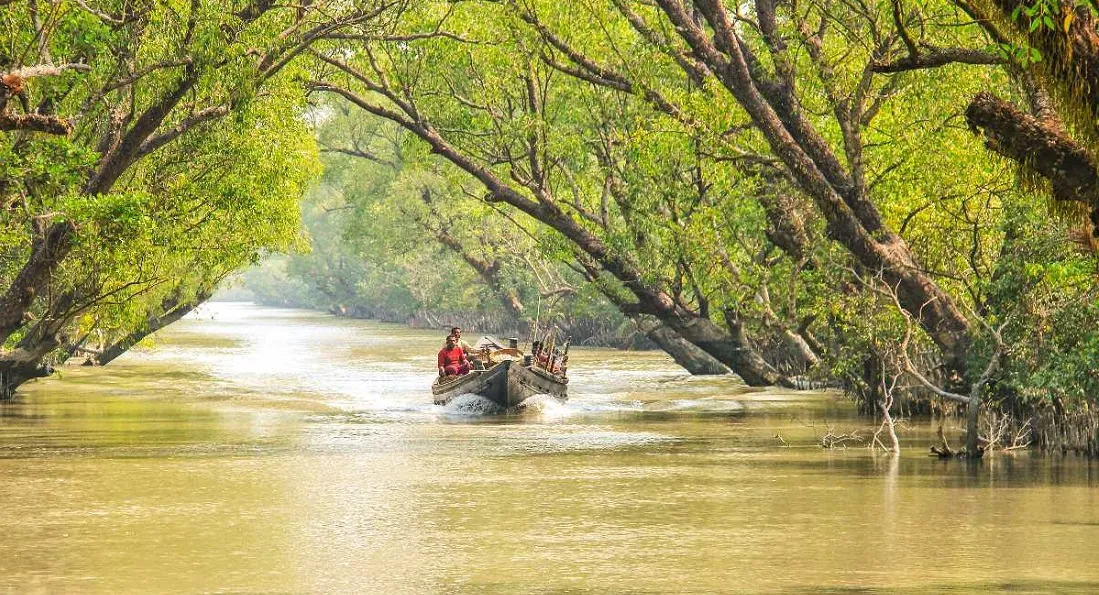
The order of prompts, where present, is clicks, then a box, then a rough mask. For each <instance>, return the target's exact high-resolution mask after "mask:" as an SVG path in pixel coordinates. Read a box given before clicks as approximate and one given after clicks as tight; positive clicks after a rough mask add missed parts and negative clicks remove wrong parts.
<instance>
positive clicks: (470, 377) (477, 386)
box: [431, 359, 569, 408]
mask: <svg viewBox="0 0 1099 595" xmlns="http://www.w3.org/2000/svg"><path fill="white" fill-rule="evenodd" d="M568 383H569V379H568V378H566V377H564V376H558V375H557V374H551V373H549V372H547V371H546V370H544V369H542V368H540V367H536V366H527V365H523V362H522V361H521V360H518V359H505V360H503V361H501V362H499V363H496V364H493V365H491V366H489V367H488V368H487V369H484V370H473V371H471V372H470V373H469V374H466V375H465V376H448V377H446V378H438V379H436V380H435V383H434V384H432V385H431V392H432V394H433V395H435V404H436V405H446V404H447V403H449V402H450V400H451V399H453V398H454V397H457V396H459V395H464V394H466V393H472V394H475V395H480V396H482V397H484V398H486V399H489V400H490V401H492V402H494V403H496V404H497V405H500V406H501V407H504V408H511V407H515V406H516V405H518V404H519V403H522V402H523V401H525V400H526V399H528V398H530V397H533V396H534V395H550V396H552V397H555V398H556V399H558V400H560V401H566V400H568V398H569V397H568V392H567V389H568Z"/></svg>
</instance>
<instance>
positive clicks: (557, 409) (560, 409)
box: [516, 395, 574, 419]
mask: <svg viewBox="0 0 1099 595" xmlns="http://www.w3.org/2000/svg"><path fill="white" fill-rule="evenodd" d="M516 413H519V414H521V415H529V416H535V417H539V418H542V419H561V418H564V417H568V416H570V415H572V414H573V413H574V410H573V409H572V408H571V407H569V406H568V404H566V403H562V402H561V401H560V400H558V399H557V398H556V397H554V396H552V395H534V396H533V397H529V398H527V399H525V400H524V401H523V402H522V403H519V406H518V407H516Z"/></svg>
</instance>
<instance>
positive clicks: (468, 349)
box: [450, 326, 475, 355]
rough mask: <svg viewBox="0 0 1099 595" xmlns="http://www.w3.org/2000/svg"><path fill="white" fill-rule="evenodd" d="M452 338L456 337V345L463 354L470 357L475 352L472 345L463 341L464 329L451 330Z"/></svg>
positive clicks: (458, 327)
mask: <svg viewBox="0 0 1099 595" xmlns="http://www.w3.org/2000/svg"><path fill="white" fill-rule="evenodd" d="M450 336H451V337H454V344H455V345H457V346H458V347H459V348H461V350H462V353H464V354H466V355H469V354H471V353H473V352H474V351H475V350H474V349H473V346H472V345H470V344H469V343H466V342H465V341H464V340H463V339H462V327H460V326H456V327H454V328H452V329H450Z"/></svg>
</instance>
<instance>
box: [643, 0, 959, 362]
mask: <svg viewBox="0 0 1099 595" xmlns="http://www.w3.org/2000/svg"><path fill="white" fill-rule="evenodd" d="M657 4H658V5H659V6H660V8H661V10H662V11H663V12H664V14H665V15H667V17H668V18H669V19H670V20H671V22H672V24H674V25H675V27H676V32H677V33H678V34H679V35H680V36H681V37H682V38H683V40H684V41H686V42H687V44H688V45H689V46H690V47H691V49H692V52H693V54H694V55H695V56H696V57H697V58H698V59H699V60H700V61H702V62H703V63H705V64H706V66H708V67H709V69H710V70H711V71H712V72H713V73H714V75H715V76H716V77H717V79H718V81H719V82H720V83H721V84H722V86H724V87H725V88H726V89H727V90H728V91H729V93H730V94H731V95H732V96H733V97H734V98H735V100H736V102H737V103H738V104H739V105H740V106H741V107H743V108H744V110H745V111H746V112H747V113H748V116H749V117H750V118H751V119H752V122H753V123H754V124H755V125H756V127H757V128H758V129H759V131H760V132H761V134H762V135H763V136H764V138H766V140H767V143H768V145H769V146H770V147H771V150H772V151H773V152H774V154H775V155H776V156H777V157H778V158H779V159H780V160H781V161H782V162H783V164H784V165H785V167H786V169H787V171H788V172H789V173H790V175H791V177H792V178H793V179H794V180H795V182H796V183H797V185H798V187H799V188H800V189H801V190H802V191H803V192H804V193H805V194H806V195H807V196H808V197H809V198H811V199H812V200H813V202H814V203H815V204H816V206H817V209H818V211H820V213H821V215H822V216H823V217H824V219H825V222H826V224H827V227H826V229H827V232H828V235H829V237H831V238H832V239H834V240H836V241H837V242H839V243H840V244H841V245H843V246H844V247H845V248H847V250H848V251H850V252H851V254H852V255H854V256H855V258H856V259H857V260H858V261H859V263H860V264H862V266H863V267H865V268H866V269H867V270H869V271H872V272H873V273H875V274H880V275H881V278H882V280H883V281H884V282H885V283H887V284H889V285H890V286H891V287H893V288H894V289H895V291H896V293H897V297H898V301H899V303H900V305H901V307H902V308H904V310H905V311H907V312H908V313H909V314H911V315H912V317H913V318H914V319H915V320H917V321H918V322H919V324H920V326H921V328H923V330H924V331H925V332H926V333H927V334H928V336H930V337H931V339H932V340H933V341H934V342H935V344H936V345H937V346H938V347H939V349H940V350H941V351H942V352H943V354H944V356H945V357H946V360H947V364H948V365H949V366H950V367H951V368H953V369H954V370H955V371H957V372H958V373H959V375H963V374H962V373H964V371H965V366H966V359H967V357H966V356H967V354H968V349H969V342H970V336H969V331H970V324H969V321H968V320H967V319H966V318H965V316H963V315H962V313H961V311H960V310H959V309H958V307H957V305H956V304H955V302H954V299H953V298H952V297H951V296H950V295H949V294H947V293H946V292H944V291H943V290H942V288H941V287H939V286H938V284H936V283H935V281H934V279H932V278H931V277H930V276H929V275H928V274H927V273H925V272H923V269H922V267H920V266H919V263H918V262H917V261H916V259H915V257H914V256H913V255H912V253H911V251H910V250H909V248H908V246H907V245H906V244H905V242H904V240H903V239H901V238H900V237H899V236H898V235H897V234H896V233H894V232H893V231H892V230H890V229H889V228H887V227H885V225H884V223H883V220H882V217H881V214H880V212H879V211H878V210H877V208H876V207H875V206H874V204H873V203H872V202H871V201H870V200H869V199H868V197H867V196H866V195H865V188H863V184H862V183H861V181H860V180H858V179H856V178H854V177H852V176H851V175H848V174H847V173H846V172H844V171H843V168H842V167H840V164H839V160H838V158H837V157H836V155H835V153H834V152H833V151H832V150H831V148H830V147H829V145H828V143H827V142H826V141H825V140H824V138H823V136H822V135H821V134H820V133H819V132H818V131H817V130H816V129H814V128H813V126H812V125H811V124H810V123H809V122H808V121H807V120H806V119H805V118H804V117H803V115H802V114H801V113H800V111H799V109H798V107H797V104H796V98H794V96H793V91H792V89H787V88H785V87H783V86H782V85H781V84H780V83H779V82H776V81H773V80H768V79H765V78H761V77H759V76H758V73H756V74H754V71H753V65H755V64H756V61H755V60H754V58H753V57H751V56H749V55H748V53H747V51H746V50H745V49H744V46H743V44H742V42H741V40H740V39H739V37H738V34H737V33H736V27H735V26H734V25H733V23H732V21H731V20H730V19H731V17H730V12H729V10H728V9H727V7H726V6H725V4H724V2H721V1H720V0H697V1H696V2H695V3H694V6H695V7H696V8H697V9H698V11H699V12H700V13H701V14H702V16H704V17H705V20H706V21H707V22H708V23H709V25H710V27H711V30H710V31H707V30H706V29H704V28H703V27H702V26H701V25H700V24H699V22H698V21H697V20H696V19H695V18H694V17H693V16H692V15H691V14H690V13H689V12H688V10H687V9H686V8H685V7H684V5H683V4H681V3H680V2H678V1H677V0H657ZM840 124H841V127H842V126H843V125H845V122H843V121H842V120H841V121H840ZM848 124H850V123H848ZM854 125H857V123H855V124H854ZM844 141H845V144H846V145H850V146H848V147H847V148H848V149H849V152H850V153H851V155H855V156H858V155H861V153H860V151H861V146H859V145H858V143H857V141H858V135H857V130H854V131H847V132H845V137H844ZM851 155H849V161H850V160H851ZM852 167H853V166H852ZM853 171H855V170H854V169H853Z"/></svg>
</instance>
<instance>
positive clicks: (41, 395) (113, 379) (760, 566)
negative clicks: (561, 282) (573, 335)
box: [0, 303, 1099, 594]
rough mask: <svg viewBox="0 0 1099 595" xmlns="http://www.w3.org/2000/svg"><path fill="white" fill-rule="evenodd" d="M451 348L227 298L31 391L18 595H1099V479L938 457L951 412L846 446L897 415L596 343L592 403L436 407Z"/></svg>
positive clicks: (12, 487)
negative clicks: (888, 450)
mask: <svg viewBox="0 0 1099 595" xmlns="http://www.w3.org/2000/svg"><path fill="white" fill-rule="evenodd" d="M475 331H476V329H469V330H467V332H466V334H467V335H468V337H469V338H470V339H472V338H474V337H476V332H475ZM443 336H444V333H442V332H429V331H421V330H410V329H407V328H405V327H403V326H398V325H390V324H382V323H375V322H370V321H361V320H346V319H337V318H333V317H331V316H327V315H323V314H319V313H313V312H306V311H298V310H279V309H271V308H262V307H257V306H252V305H247V304H227V303H213V304H209V305H207V306H205V307H204V308H202V309H201V311H199V312H197V313H196V314H194V315H192V316H191V317H190V318H188V319H186V320H184V321H182V322H180V323H178V324H176V325H174V326H172V327H170V328H169V329H167V330H166V331H163V332H162V333H160V334H159V335H157V336H156V337H155V341H154V342H153V344H152V345H151V346H149V347H143V348H141V349H138V350H136V351H134V352H131V353H129V354H127V355H126V356H124V357H123V358H122V359H120V360H118V361H116V362H115V363H113V364H111V365H110V366H108V367H105V368H101V369H87V368H79V367H71V368H66V369H65V370H63V373H62V375H61V377H60V378H56V377H55V378H51V379H48V380H43V381H38V382H36V383H33V384H31V385H28V387H27V388H26V389H25V390H23V391H22V392H21V394H20V395H19V396H18V397H17V399H16V400H15V401H14V402H10V403H4V404H0V501H2V503H3V505H2V506H0V532H2V533H0V591H5V592H10V593H57V592H81V593H120V592H142V593H147V592H233V593H268V592H276V593H299V592H308V593H330V592H345V593H385V594H390V593H398V594H400V593H408V594H420V593H501V594H503V593H507V594H511V593H586V592H591V593H719V592H790V593H797V592H821V591H837V592H839V591H842V592H846V591H858V592H861V591H862V590H880V591H882V592H897V591H901V592H913V593H915V592H926V591H936V592H937V591H944V590H954V591H956V592H969V591H973V590H998V589H1013V590H1015V591H1017V592H1080V593H1092V592H1097V591H1099V556H1097V554H1099V489H1097V484H1099V464H1097V463H1095V462H1088V461H1086V460H1082V459H1078V458H1075V457H1068V458H1060V457H1058V458H1047V457H1042V456H1038V455H1034V454H1031V453H1027V452H1020V453H1014V454H1001V455H995V456H993V457H991V458H990V459H988V460H985V461H983V462H980V463H977V464H968V463H965V462H961V461H945V462H944V461H939V460H936V459H933V458H929V457H928V456H926V453H927V446H928V444H930V443H931V441H932V436H933V430H932V427H931V425H930V424H928V423H921V424H910V425H908V426H907V427H905V428H903V429H902V441H903V446H904V447H905V451H904V454H903V456H902V457H900V459H897V458H894V457H891V456H888V455H884V454H882V453H881V452H880V451H879V452H876V453H875V452H873V451H870V450H868V449H867V448H865V447H859V446H855V447H852V448H848V449H847V450H842V449H837V450H822V449H821V448H820V447H819V446H818V445H817V441H818V439H819V437H820V436H821V435H823V434H824V433H826V432H828V431H829V429H830V428H834V430H835V431H836V432H837V433H838V432H846V431H850V430H856V429H858V430H859V432H860V434H862V435H864V436H869V435H870V434H872V431H873V426H874V423H873V421H872V420H867V419H861V418H858V417H856V416H854V414H853V412H852V411H853V406H852V405H851V404H850V403H849V402H845V401H843V400H842V399H841V398H840V395H838V394H836V393H832V392H805V393H790V392H783V391H780V390H755V389H749V388H747V387H745V386H743V385H742V384H740V383H739V382H738V381H737V380H736V379H735V378H733V377H723V378H692V377H689V376H688V375H687V374H686V373H684V372H682V371H681V370H680V369H678V368H677V367H676V366H675V365H674V364H673V363H672V362H671V360H670V359H669V358H667V357H666V356H665V355H663V354H662V353H658V352H620V351H611V350H602V349H599V350H597V349H577V350H574V351H573V352H572V353H571V358H570V359H571V362H570V369H569V375H570V401H569V403H568V404H567V405H560V404H557V403H555V402H544V401H539V402H536V403H534V404H532V405H531V406H530V407H527V408H526V409H525V410H523V411H521V412H519V413H517V414H510V415H497V414H493V412H492V411H490V410H489V409H490V408H489V407H486V403H485V402H483V401H480V400H478V399H477V398H475V397H468V398H462V399H460V402H458V403H454V404H451V405H450V406H448V407H437V406H435V405H432V404H431V392H430V389H429V385H430V383H431V381H432V379H433V377H434V374H435V367H434V366H435V362H434V359H435V353H436V351H437V350H438V349H439V347H440V346H441V344H442V339H443ZM776 435H777V436H781V440H780V439H779V438H776ZM783 441H785V443H787V444H788V446H784V444H783Z"/></svg>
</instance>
